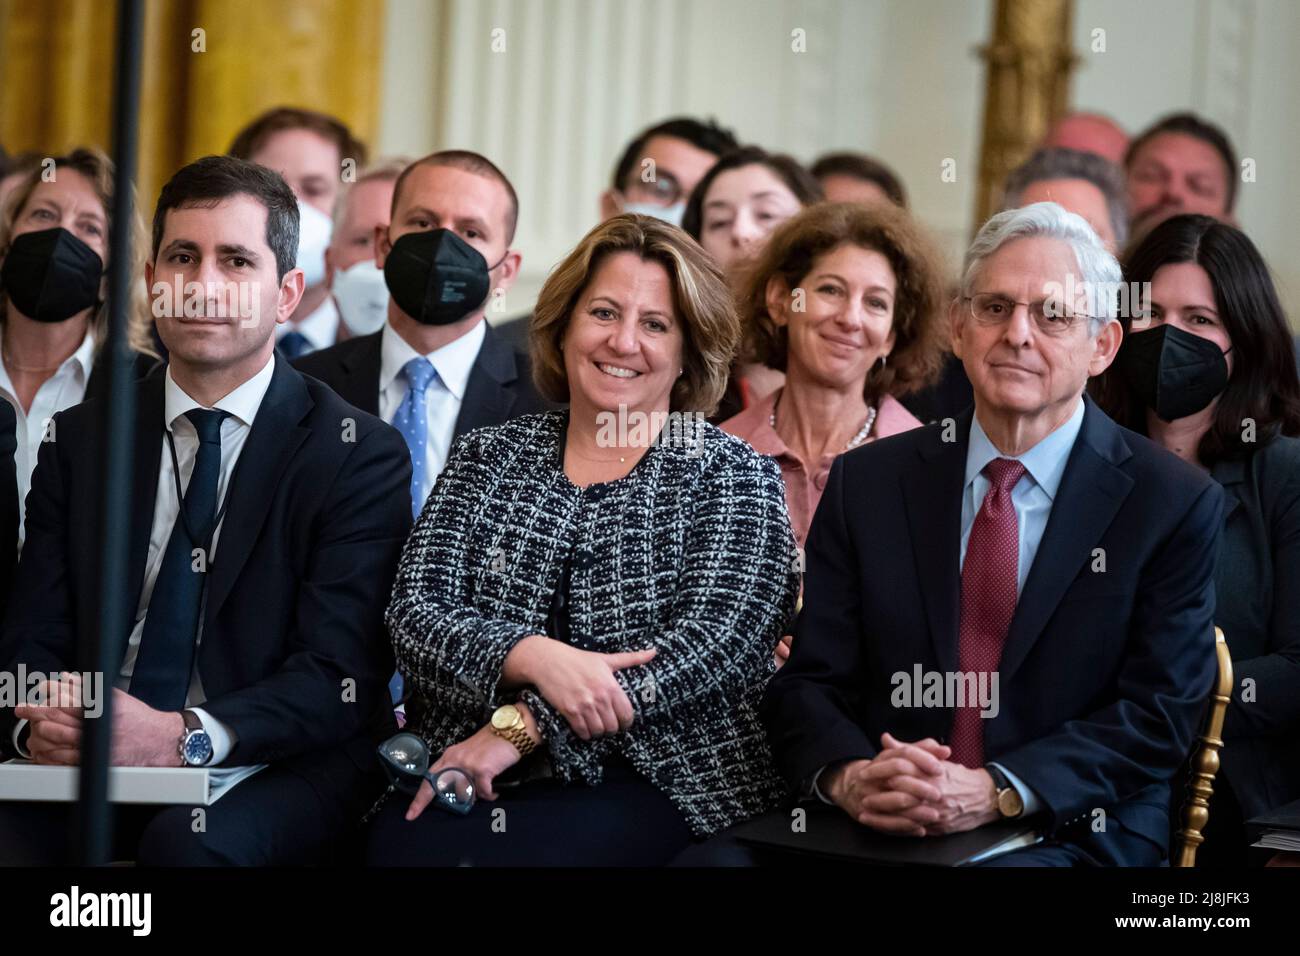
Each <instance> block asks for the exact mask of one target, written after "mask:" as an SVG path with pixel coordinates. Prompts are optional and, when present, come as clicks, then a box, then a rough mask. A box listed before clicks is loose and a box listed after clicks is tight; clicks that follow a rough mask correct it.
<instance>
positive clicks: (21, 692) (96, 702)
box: [0, 664, 104, 719]
mask: <svg viewBox="0 0 1300 956" xmlns="http://www.w3.org/2000/svg"><path fill="white" fill-rule="evenodd" d="M47 687H49V688H51V689H52V691H48V692H47V690H46V689H45V688H47ZM19 704H27V705H29V706H33V707H78V708H82V709H83V710H84V711H85V714H84V716H86V717H88V718H91V719H93V718H95V717H99V716H101V715H102V714H103V713H104V675H103V674H102V673H99V672H97V671H85V672H80V673H79V672H76V671H55V672H53V673H49V674H47V673H44V672H43V671H29V670H28V669H27V665H26V664H19V665H18V669H17V671H0V708H3V709H6V710H8V709H11V708H14V707H17V706H18V705H19Z"/></svg>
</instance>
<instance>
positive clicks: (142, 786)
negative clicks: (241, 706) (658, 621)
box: [0, 760, 223, 806]
mask: <svg viewBox="0 0 1300 956" xmlns="http://www.w3.org/2000/svg"><path fill="white" fill-rule="evenodd" d="M80 775H81V770H80V768H78V767H51V766H48V765H45V764H34V763H32V762H31V761H30V760H7V761H4V762H0V800H39V801H47V802H49V801H54V802H63V803H67V802H71V801H75V800H76V799H77V797H78V794H77V787H78V778H79V777H80ZM222 790H223V788H222V787H221V786H220V785H219V782H218V781H217V780H214V779H210V772H209V770H208V768H206V767H111V768H110V769H109V771H108V799H109V800H110V801H111V802H112V803H157V804H188V805H192V806H208V805H210V804H211V803H213V802H214V801H215V800H216V799H217V798H218V797H219V796H221V792H222Z"/></svg>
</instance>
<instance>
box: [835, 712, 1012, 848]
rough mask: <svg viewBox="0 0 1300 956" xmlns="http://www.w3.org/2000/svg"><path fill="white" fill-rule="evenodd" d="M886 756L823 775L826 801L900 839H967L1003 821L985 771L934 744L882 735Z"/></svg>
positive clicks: (852, 762) (882, 753)
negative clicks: (963, 835)
mask: <svg viewBox="0 0 1300 956" xmlns="http://www.w3.org/2000/svg"><path fill="white" fill-rule="evenodd" d="M880 746H881V749H880V752H879V753H878V754H877V755H876V756H875V757H873V758H872V759H870V760H850V761H847V762H846V763H843V764H840V765H839V766H837V767H834V768H833V769H831V770H827V771H826V772H825V773H823V774H822V779H821V780H820V781H819V782H818V787H819V789H820V790H821V792H822V793H823V794H825V795H826V797H827V798H828V799H830V800H832V801H834V803H835V804H836V805H837V806H839V807H840V808H841V809H842V810H844V812H845V813H847V814H848V815H849V816H851V817H852V818H853V819H855V820H857V821H858V822H859V823H861V824H863V825H864V826H868V827H871V828H872V829H873V830H879V831H880V832H882V833H893V834H898V835H900V836H937V835H939V834H944V833H961V832H963V831H966V830H973V829H975V828H976V827H980V826H983V825H984V824H986V823H991V822H993V821H994V820H997V819H998V818H999V816H1000V814H999V813H998V809H997V802H996V799H997V796H996V788H995V787H994V784H993V778H992V777H991V776H989V772H988V771H987V770H984V769H983V768H978V769H974V770H972V769H970V768H969V767H965V766H963V765H961V764H958V763H953V762H952V761H951V760H949V759H948V758H949V757H950V756H951V755H952V749H951V748H950V747H948V746H946V745H944V744H940V743H938V742H937V741H935V740H934V739H932V738H928V737H927V738H926V739H925V740H920V741H917V742H915V743H907V742H904V741H900V740H897V739H895V738H894V737H893V736H892V735H891V734H888V733H886V734H882V735H881V738H880Z"/></svg>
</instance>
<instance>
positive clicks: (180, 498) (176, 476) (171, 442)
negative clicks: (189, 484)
mask: <svg viewBox="0 0 1300 956" xmlns="http://www.w3.org/2000/svg"><path fill="white" fill-rule="evenodd" d="M167 447H168V448H170V449H171V453H172V481H174V482H175V483H176V501H177V502H178V503H179V505H180V507H179V509H178V514H179V517H180V519H181V526H182V527H184V528H185V534H186V535H188V536H189V539H190V544H195V545H196V544H198V543H199V537H198V535H196V534H195V533H194V529H193V528H191V527H190V519H189V518H188V517H186V515H185V493H184V492H183V491H181V466H180V462H179V461H178V460H177V458H176V441H175V439H173V438H172V432H171V429H170V428H169V429H167ZM194 458H195V464H197V463H198V450H197V449H196V450H195V453H194ZM218 464H220V462H219V461H218ZM191 477H192V476H191ZM228 504H230V489H229V488H227V489H226V497H225V499H224V500H223V501H222V502H221V508H220V510H218V511H217V516H216V517H215V518H214V519H213V521H212V528H211V529H210V530H209V531H208V536H207V539H206V540H205V541H204V542H203V546H202V548H201V549H200V550H202V552H203V560H204V567H206V568H211V567H212V552H211V546H212V539H213V538H214V537H215V536H216V533H217V528H218V527H219V526H220V525H221V519H222V518H224V517H225V516H226V505H228Z"/></svg>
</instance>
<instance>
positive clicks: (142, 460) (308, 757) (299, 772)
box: [0, 156, 411, 865]
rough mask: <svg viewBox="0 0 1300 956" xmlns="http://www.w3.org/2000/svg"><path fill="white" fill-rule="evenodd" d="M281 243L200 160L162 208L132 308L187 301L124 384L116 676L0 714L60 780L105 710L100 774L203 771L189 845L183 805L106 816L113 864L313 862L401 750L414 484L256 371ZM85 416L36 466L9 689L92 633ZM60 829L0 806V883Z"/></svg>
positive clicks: (99, 505)
mask: <svg viewBox="0 0 1300 956" xmlns="http://www.w3.org/2000/svg"><path fill="white" fill-rule="evenodd" d="M62 178H63V177H60V179H62ZM297 233H298V204H297V202H296V201H295V199H294V195H293V192H292V191H291V190H290V189H289V187H288V186H287V185H286V184H285V182H284V180H283V179H281V178H280V177H279V176H278V175H277V174H276V173H273V172H271V171H270V170H269V169H266V168H265V167H262V166H256V165H253V164H252V163H246V162H243V161H242V160H238V159H234V158H233V157H229V156H209V157H206V158H204V159H200V160H198V161H197V162H194V163H191V164H190V165H188V166H186V167H184V168H183V169H181V170H180V171H179V172H177V173H176V174H175V175H174V176H173V177H172V178H171V180H170V181H169V182H168V183H167V184H166V185H165V186H164V187H163V189H162V193H161V195H160V197H159V200H158V208H157V211H156V213H155V215H154V224H153V248H152V255H151V261H150V262H149V263H148V264H147V266H146V269H145V275H146V278H147V279H148V280H149V285H150V288H151V289H152V288H155V287H154V280H155V279H157V280H159V284H160V285H163V286H167V285H171V284H173V283H176V284H177V285H180V284H182V283H187V282H201V283H203V284H204V285H205V286H206V287H207V291H206V294H205V296H204V297H203V298H201V299H199V300H198V304H199V305H201V306H202V308H201V309H200V310H199V314H195V312H194V311H193V310H191V309H185V310H181V311H178V310H176V309H174V308H172V307H171V302H170V301H169V297H170V293H169V292H165V291H164V292H161V293H159V294H158V296H157V298H156V299H155V301H154V306H155V311H156V312H158V313H159V317H158V326H159V330H160V332H161V335H162V338H163V341H164V342H165V343H166V345H167V349H168V352H169V360H168V363H167V366H166V369H165V370H163V369H160V370H158V371H156V372H155V373H154V374H152V375H150V376H149V377H148V378H146V379H144V380H143V381H141V382H139V383H138V384H137V385H136V386H135V388H136V395H135V401H136V420H135V425H134V450H133V452H132V456H133V458H134V461H135V469H136V471H135V473H136V481H135V483H134V486H133V489H132V501H131V504H130V509H131V513H130V518H129V521H130V528H131V536H130V542H129V547H130V557H129V566H128V569H127V578H128V581H129V584H128V587H129V589H130V590H129V605H128V606H129V607H130V608H131V618H130V621H131V624H130V634H129V638H128V640H127V644H126V647H125V653H124V656H123V659H122V662H121V666H120V669H118V670H117V671H115V672H114V673H113V674H111V675H109V677H110V680H111V684H109V686H107V687H99V686H93V687H92V686H90V684H88V683H81V684H78V683H77V682H76V681H75V680H74V679H72V678H67V677H65V678H63V679H61V680H59V681H58V682H53V681H52V680H47V682H46V683H45V684H44V685H43V687H42V690H41V692H42V695H43V697H42V699H41V700H39V701H32V700H27V701H25V702H23V703H22V704H20V705H19V706H18V707H17V708H16V709H13V710H9V711H6V712H3V713H0V746H2V747H4V748H5V750H6V751H9V750H16V751H18V752H19V753H20V754H22V755H24V756H30V757H31V758H32V759H33V760H35V761H36V762H37V763H40V764H55V765H74V764H76V763H78V761H79V759H80V753H79V748H80V741H81V739H82V737H81V733H82V720H83V712H82V708H81V707H80V706H65V705H64V702H65V701H66V700H67V699H68V697H69V696H71V697H73V698H74V699H76V700H77V701H78V702H79V703H80V704H84V705H85V707H86V714H85V717H86V719H93V717H92V714H91V713H90V711H91V710H94V709H97V707H98V704H97V703H96V702H97V701H98V702H102V700H103V697H104V695H106V694H112V701H113V703H112V706H113V713H112V719H113V727H112V731H113V739H112V751H111V755H112V762H113V764H115V765H118V766H150V767H180V766H205V767H210V768H212V770H211V773H212V776H213V780H214V784H215V786H216V787H217V788H218V789H219V794H218V795H219V799H216V800H215V801H214V802H212V803H211V804H210V805H209V806H207V807H205V808H204V810H203V819H204V826H203V827H195V826H194V825H193V824H194V821H195V819H196V817H195V810H196V808H195V807H193V806H186V805H171V806H166V807H162V808H159V807H155V806H132V807H130V808H126V809H123V810H122V811H121V812H120V814H119V817H118V826H117V833H118V837H119V840H120V844H119V846H118V847H117V851H116V852H117V854H120V855H125V856H127V857H128V858H135V859H137V860H138V861H139V862H140V863H142V864H146V865H148V864H177V865H197V864H209V863H221V864H241V865H254V864H303V863H318V862H325V861H328V860H330V859H332V858H333V854H334V852H335V844H336V841H337V840H338V839H339V838H341V837H344V836H346V835H348V834H351V833H355V831H356V826H357V823H358V821H359V820H360V818H361V815H362V813H363V812H364V811H365V809H366V808H367V807H368V806H369V805H370V804H371V803H373V801H374V799H375V797H376V796H377V795H378V794H379V792H380V791H381V790H382V787H383V774H382V771H381V768H379V767H378V766H377V762H376V758H375V747H376V745H377V743H378V742H379V741H380V740H382V739H383V738H384V737H386V736H387V735H389V734H391V733H392V732H393V730H395V726H396V725H395V724H394V722H393V715H392V709H391V708H390V706H389V704H388V695H387V694H386V693H385V683H386V681H387V680H388V675H389V674H391V673H392V671H393V656H392V651H391V648H390V647H389V643H388V640H387V634H386V633H385V630H384V622H383V612H384V605H385V604H386V602H387V600H388V595H389V591H390V587H391V584H392V580H393V575H394V573H395V571H396V568H397V561H398V558H399V556H400V553H401V547H402V542H403V541H404V540H405V538H406V534H407V531H408V530H409V528H410V523H411V513H410V509H409V506H408V504H407V500H406V488H407V486H408V484H409V482H410V477H411V465H410V460H409V459H408V457H407V454H406V449H405V448H404V447H403V445H402V440H401V437H400V436H399V435H398V434H397V432H395V431H394V430H393V429H392V428H390V427H389V426H388V425H386V424H384V423H383V422H381V421H379V420H378V419H376V418H373V417H372V416H370V415H367V414H366V413H364V412H362V411H360V410H358V409H356V408H353V407H352V406H350V405H347V404H345V403H344V402H343V401H342V400H340V399H339V398H338V397H337V396H336V395H335V394H334V393H333V392H332V391H330V390H329V389H328V388H326V387H325V386H324V385H322V384H321V383H319V382H317V381H315V380H314V379H311V378H308V377H306V376H303V375H301V374H299V373H298V372H296V371H294V369H293V368H291V367H290V366H289V364H288V363H287V362H286V361H285V360H284V359H283V357H282V356H278V355H277V353H276V352H275V348H274V344H275V343H274V338H273V335H272V328H273V326H274V324H275V323H277V322H285V321H287V320H288V318H289V316H290V315H291V314H292V313H293V311H294V309H295V308H296V307H297V305H298V301H299V299H300V298H301V296H302V291H303V277H302V271H301V270H299V269H295V268H294V266H293V262H294V254H295V252H296V250H297V245H298V235H297ZM177 277H179V278H177ZM236 289H237V290H238V291H236ZM240 292H244V293H245V294H249V293H251V294H252V295H253V296H255V298H253V299H252V300H251V302H246V303H245V304H244V305H241V303H240V301H239V300H240V299H241V295H240ZM245 305H247V308H245ZM99 414H100V409H99V407H98V402H97V401H89V402H86V403H84V404H82V405H78V406H76V407H75V408H70V409H67V410H66V411H63V412H60V413H59V414H58V415H57V416H56V417H55V424H56V426H57V428H58V441H55V442H47V443H45V444H43V445H42V446H41V450H40V462H39V464H38V465H37V467H36V474H35V476H34V478H33V480H32V492H31V495H30V496H29V498H28V501H27V545H26V547H25V548H24V549H23V555H22V560H21V562H20V564H19V568H18V578H17V582H16V584H15V588H14V595H13V599H12V600H11V602H10V608H9V615H8V619H7V621H6V624H5V628H4V631H3V634H2V635H0V665H3V667H4V668H5V669H6V670H8V671H11V672H12V671H14V670H16V669H17V668H19V667H25V668H26V670H27V671H28V672H29V673H40V674H47V675H53V674H56V673H61V672H69V671H72V670H73V669H74V668H77V667H78V666H79V664H80V661H79V660H78V659H77V651H78V648H84V647H86V646H89V643H90V641H91V634H92V632H93V631H95V630H96V629H97V628H98V627H99V623H100V622H99V619H98V618H97V617H96V615H95V614H94V612H93V609H94V608H95V606H96V603H97V593H96V592H97V588H98V587H99V577H98V575H97V573H96V568H97V564H98V559H99V555H100V549H101V543H100V541H99V528H100V525H101V522H102V520H103V497H102V490H103V489H102V476H101V474H100V469H99V463H100V462H101V461H102V455H103V449H102V440H101V439H100V438H99V437H98V434H97V420H98V416H99ZM90 683H94V682H93V681H92V682H90ZM71 809H72V806H71V805H70V804H66V803H23V802H7V803H0V861H4V862H8V863H27V864H30V863H50V862H60V861H61V859H62V858H64V857H66V854H67V847H66V837H67V829H68V818H69V812H70V811H71Z"/></svg>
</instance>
